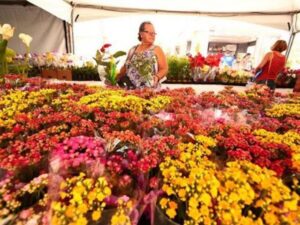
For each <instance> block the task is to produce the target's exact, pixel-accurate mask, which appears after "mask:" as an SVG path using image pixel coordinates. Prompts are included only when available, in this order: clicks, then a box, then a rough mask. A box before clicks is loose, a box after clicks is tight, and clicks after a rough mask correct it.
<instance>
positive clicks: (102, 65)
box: [94, 44, 126, 85]
mask: <svg viewBox="0 0 300 225" xmlns="http://www.w3.org/2000/svg"><path fill="white" fill-rule="evenodd" d="M110 46H111V44H104V45H103V46H102V47H101V48H100V49H99V50H97V52H96V57H95V58H94V59H95V61H96V63H97V65H98V73H99V77H100V80H101V81H103V80H104V79H105V80H106V81H107V82H108V83H110V84H111V85H116V84H117V79H116V78H117V64H118V63H119V61H117V60H116V59H117V58H119V57H121V56H124V55H126V52H124V51H117V52H115V53H114V54H112V55H110V54H108V51H107V50H108V48H109V47H110Z"/></svg>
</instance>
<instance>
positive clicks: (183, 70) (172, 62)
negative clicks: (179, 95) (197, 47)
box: [167, 56, 191, 80]
mask: <svg viewBox="0 0 300 225" xmlns="http://www.w3.org/2000/svg"><path fill="white" fill-rule="evenodd" d="M167 61H168V66H169V71H168V74H167V78H168V79H169V80H181V79H191V70H190V62H189V59H188V58H187V57H177V56H169V57H168V58H167Z"/></svg>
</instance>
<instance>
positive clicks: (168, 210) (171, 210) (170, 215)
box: [166, 209, 176, 219]
mask: <svg viewBox="0 0 300 225" xmlns="http://www.w3.org/2000/svg"><path fill="white" fill-rule="evenodd" d="M166 214H167V215H168V216H169V217H170V218H171V219H173V218H174V217H175V216H176V211H175V209H167V211H166Z"/></svg>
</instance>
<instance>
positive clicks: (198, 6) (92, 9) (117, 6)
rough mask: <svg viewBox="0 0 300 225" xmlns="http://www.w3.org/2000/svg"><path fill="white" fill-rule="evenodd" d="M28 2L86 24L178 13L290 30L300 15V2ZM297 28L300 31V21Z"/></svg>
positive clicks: (79, 0)
mask: <svg viewBox="0 0 300 225" xmlns="http://www.w3.org/2000/svg"><path fill="white" fill-rule="evenodd" d="M28 1H29V2H31V3H33V4H35V5H37V6H39V7H41V8H43V9H44V10H46V11H48V12H50V13H52V14H54V15H56V16H57V17H59V18H61V19H64V20H66V21H68V22H70V21H71V20H72V17H73V20H74V19H75V18H76V20H79V21H84V20H91V19H99V18H107V17H113V16H122V15H128V14H140V13H143V14H145V13H149V14H156V13H174V14H191V15H208V16H216V17H226V18H230V19H236V20H242V21H246V22H253V23H257V24H262V25H266V26H271V27H274V28H279V29H284V30H287V29H288V26H287V23H288V22H289V23H291V24H292V22H293V21H292V15H293V14H296V13H299V12H300V0H226V1H224V0H210V1H207V0H151V1H149V0H130V1H125V0H101V1H99V0H28ZM67 3H69V5H68V4H67ZM71 5H72V7H71ZM72 10H73V12H72ZM72 15H73V16H72ZM71 22H73V21H71ZM298 24H299V25H298ZM297 28H300V22H299V20H298V22H297Z"/></svg>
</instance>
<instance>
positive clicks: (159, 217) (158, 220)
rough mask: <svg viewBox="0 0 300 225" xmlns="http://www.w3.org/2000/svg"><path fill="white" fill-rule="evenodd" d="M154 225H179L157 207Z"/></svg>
mask: <svg viewBox="0 0 300 225" xmlns="http://www.w3.org/2000/svg"><path fill="white" fill-rule="evenodd" d="M154 224H155V225H159V224H163V225H179V223H176V222H174V221H172V220H170V219H169V218H168V217H167V216H166V215H165V214H164V213H163V211H162V210H161V209H160V208H159V206H157V205H156V206H155V213H154Z"/></svg>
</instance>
